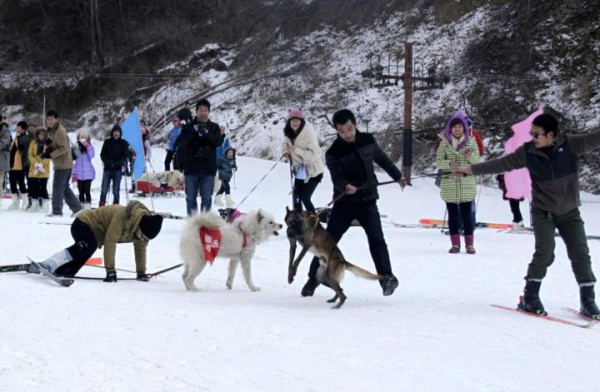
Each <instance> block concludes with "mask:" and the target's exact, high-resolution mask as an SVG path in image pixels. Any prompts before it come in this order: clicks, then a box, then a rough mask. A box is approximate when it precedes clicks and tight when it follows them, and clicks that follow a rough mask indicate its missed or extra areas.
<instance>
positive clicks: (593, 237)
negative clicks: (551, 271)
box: [498, 227, 600, 241]
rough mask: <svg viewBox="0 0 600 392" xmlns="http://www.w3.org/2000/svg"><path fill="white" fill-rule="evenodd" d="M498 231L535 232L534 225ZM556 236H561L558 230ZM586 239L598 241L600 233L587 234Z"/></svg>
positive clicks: (511, 232) (512, 232)
mask: <svg viewBox="0 0 600 392" xmlns="http://www.w3.org/2000/svg"><path fill="white" fill-rule="evenodd" d="M498 233H506V234H533V227H522V228H520V229H500V230H498ZM554 236H555V237H560V234H558V232H556V233H554ZM585 238H586V239H588V240H594V241H598V240H600V235H586V236H585Z"/></svg>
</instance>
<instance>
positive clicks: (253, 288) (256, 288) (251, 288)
mask: <svg viewBox="0 0 600 392" xmlns="http://www.w3.org/2000/svg"><path fill="white" fill-rule="evenodd" d="M250 290H252V291H254V292H257V291H260V287H258V286H254V287H250Z"/></svg>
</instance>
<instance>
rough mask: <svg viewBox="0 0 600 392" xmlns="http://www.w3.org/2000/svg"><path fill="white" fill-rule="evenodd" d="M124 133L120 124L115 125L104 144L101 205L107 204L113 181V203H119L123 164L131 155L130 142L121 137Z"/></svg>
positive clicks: (101, 153)
mask: <svg viewBox="0 0 600 392" xmlns="http://www.w3.org/2000/svg"><path fill="white" fill-rule="evenodd" d="M122 134H123V131H122V130H121V127H120V126H119V125H115V126H113V127H112V130H111V131H110V138H108V139H106V140H105V141H104V144H103V145H102V150H101V152H100V159H102V163H103V164H104V172H103V174H102V189H101V191H100V202H99V206H100V207H102V206H103V205H105V204H106V195H107V194H108V188H109V187H110V182H111V181H112V183H113V187H112V190H113V204H119V191H120V189H121V176H122V175H123V166H124V165H126V164H127V158H128V157H129V143H127V141H126V140H124V139H122V138H121V135H122Z"/></svg>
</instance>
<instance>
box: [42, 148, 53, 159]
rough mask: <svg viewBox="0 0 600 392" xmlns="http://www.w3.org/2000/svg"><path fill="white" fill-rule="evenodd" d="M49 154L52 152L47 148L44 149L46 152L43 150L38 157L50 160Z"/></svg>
mask: <svg viewBox="0 0 600 392" xmlns="http://www.w3.org/2000/svg"><path fill="white" fill-rule="evenodd" d="M51 152H52V151H50V149H49V148H47V149H46V150H45V151H44V152H43V153H42V155H40V156H41V157H42V159H50V158H52V157H51V156H50V153H51Z"/></svg>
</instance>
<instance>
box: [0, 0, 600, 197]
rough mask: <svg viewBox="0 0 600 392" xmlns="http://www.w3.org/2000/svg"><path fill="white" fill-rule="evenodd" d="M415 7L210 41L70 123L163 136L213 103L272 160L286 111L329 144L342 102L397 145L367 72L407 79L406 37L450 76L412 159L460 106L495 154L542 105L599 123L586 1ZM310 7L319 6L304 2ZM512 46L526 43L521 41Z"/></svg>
mask: <svg viewBox="0 0 600 392" xmlns="http://www.w3.org/2000/svg"><path fill="white" fill-rule="evenodd" d="M324 3H326V2H324ZM415 3H416V4H417V5H416V6H414V7H412V8H408V9H406V10H398V11H396V12H390V13H386V14H382V15H381V16H380V17H379V18H373V19H371V20H369V21H368V23H366V22H364V21H362V22H361V23H355V24H351V25H349V26H344V27H340V26H330V25H328V24H327V23H324V24H322V25H321V26H320V27H319V28H318V29H315V30H314V31H313V32H311V33H309V34H307V35H304V36H298V37H296V36H290V34H289V32H287V33H284V31H283V28H281V31H279V28H278V29H276V31H275V32H274V33H273V35H272V36H271V39H270V40H268V41H266V42H263V41H261V36H260V35H259V34H256V35H254V36H249V37H247V38H246V39H245V40H244V41H242V42H239V43H238V44H237V45H229V46H225V45H223V44H221V43H219V42H213V43H210V44H207V45H205V46H204V47H202V48H199V49H198V50H196V51H195V52H194V53H192V54H191V55H190V56H189V57H188V58H183V59H173V61H172V63H171V64H170V65H168V66H166V67H162V68H159V69H157V70H156V74H157V75H162V76H165V77H164V79H161V78H156V79H155V80H152V82H149V81H146V79H140V86H139V88H138V89H136V91H132V92H131V94H130V95H128V96H122V97H118V98H114V97H111V99H110V100H102V99H101V98H100V99H99V100H97V101H96V102H95V103H94V105H92V106H91V107H87V108H85V109H83V110H82V111H81V113H80V115H79V116H78V118H67V119H65V121H67V122H68V123H69V125H70V128H71V129H77V128H79V127H86V128H90V129H91V130H92V132H94V133H96V135H97V137H98V138H103V137H104V134H105V132H107V131H108V130H109V129H110V127H111V125H112V124H113V123H114V122H116V121H118V118H119V116H122V115H123V114H124V113H125V112H126V110H128V109H129V108H130V107H131V106H132V105H135V106H137V107H138V109H139V110H140V113H141V115H142V117H144V118H145V119H146V121H147V122H148V123H149V124H152V125H153V126H152V127H151V129H152V131H153V132H154V135H155V141H158V140H160V135H161V134H162V133H164V132H166V131H167V130H168V129H169V128H170V123H169V122H168V121H165V119H167V120H168V118H169V116H170V115H172V114H173V113H174V111H175V110H176V109H177V108H179V107H180V106H181V104H182V102H183V101H184V100H185V99H188V98H194V99H196V98H198V97H199V96H207V97H209V99H210V101H211V102H212V104H213V109H212V119H213V120H215V121H217V122H219V123H220V124H222V125H225V126H226V127H227V129H228V130H229V134H230V137H231V139H232V142H233V143H234V144H235V146H236V147H237V148H238V151H239V153H240V154H243V155H247V156H254V157H262V158H269V159H272V158H276V157H278V155H279V144H280V142H281V139H282V136H281V135H282V128H283V126H284V123H285V116H286V113H287V111H288V109H289V108H291V107H294V106H301V107H303V108H304V109H305V111H306V112H307V114H308V119H309V120H310V121H311V122H313V124H314V125H315V129H316V131H317V133H318V135H319V138H320V140H321V142H322V145H323V147H324V148H326V147H327V146H328V145H329V144H330V142H331V141H332V140H333V136H334V132H333V130H332V129H331V127H330V126H329V124H328V122H327V119H326V117H329V118H330V117H331V115H332V114H333V112H334V111H335V110H337V109H340V108H343V107H347V108H350V109H351V110H353V111H354V112H355V113H356V114H357V118H358V120H359V128H360V129H362V130H368V131H370V132H377V133H382V139H385V140H386V143H387V144H388V145H387V146H386V147H387V148H399V147H398V146H397V145H398V144H399V143H400V141H401V140H402V138H401V129H402V123H403V120H404V119H403V116H404V113H403V104H404V91H403V88H402V86H401V85H398V86H388V87H384V88H376V87H371V83H372V80H370V79H369V78H365V77H363V75H364V74H365V71H366V70H368V69H369V66H370V65H372V64H373V62H376V63H377V62H378V63H380V64H381V65H383V66H384V72H385V73H387V72H388V71H389V72H390V73H393V74H394V73H396V72H397V73H398V74H400V75H401V74H403V72H404V71H403V70H404V61H403V57H402V52H403V43H404V42H412V43H413V45H414V54H413V57H414V68H415V72H417V73H419V72H421V75H423V73H424V72H425V71H426V70H427V69H429V68H432V67H435V68H436V70H437V71H438V73H443V74H444V75H447V76H448V82H447V83H445V84H444V85H443V88H441V89H432V90H419V91H415V92H414V96H413V129H414V130H415V131H416V132H417V133H418V134H417V135H425V134H426V135H425V136H424V137H425V141H424V142H423V144H421V145H419V146H418V148H415V151H414V152H415V154H416V156H415V159H416V160H417V161H418V160H419V159H420V158H422V157H424V156H426V155H427V150H428V149H433V148H435V137H434V135H435V133H436V132H438V130H439V129H440V128H441V127H442V126H443V121H444V119H445V118H446V116H447V115H448V114H449V113H452V112H454V111H457V110H464V111H466V112H467V113H469V114H470V116H471V117H472V119H473V120H474V122H475V125H476V127H477V128H478V129H480V130H481V131H482V133H483V136H484V138H485V139H486V140H485V143H486V145H487V148H488V150H490V151H491V152H492V155H493V154H497V153H499V152H500V151H501V150H502V142H503V140H505V139H506V138H507V137H510V136H511V131H510V125H511V124H513V123H515V122H517V121H520V120H521V119H523V118H524V117H526V116H527V115H528V114H529V113H530V112H532V111H534V110H535V109H537V108H538V107H539V106H540V105H543V106H546V107H550V108H552V109H553V110H555V111H556V112H557V113H558V114H559V115H560V116H561V120H562V123H563V124H564V126H565V128H566V129H569V130H573V131H576V132H585V131H589V130H591V129H593V128H597V127H598V126H599V125H600V96H599V95H598V94H596V92H595V90H594V89H593V86H596V85H598V84H599V83H600V77H599V74H600V72H598V71H599V70H600V68H599V67H600V66H599V65H598V63H597V60H590V59H594V58H599V57H600V43H599V42H600V41H599V40H593V39H589V37H595V36H597V35H598V31H599V28H600V22H599V21H598V20H597V18H593V17H590V15H591V13H593V12H594V7H593V6H590V5H587V2H583V3H585V4H583V3H582V4H581V5H580V7H579V8H578V9H572V8H570V7H563V6H555V7H553V6H552V4H543V5H542V4H537V3H536V4H533V5H531V8H530V9H528V10H527V12H528V13H529V15H530V16H531V15H532V14H533V15H537V16H536V19H535V20H529V21H524V20H523V18H524V17H526V16H527V15H523V12H524V11H523V9H522V8H523V7H522V5H520V3H519V2H503V1H498V2H491V3H489V4H490V5H485V6H479V7H475V8H473V9H472V10H471V11H469V12H467V13H466V14H464V15H461V14H458V15H457V16H454V19H452V18H451V16H449V10H451V9H448V8H447V9H445V12H446V13H445V14H443V15H440V13H441V12H443V11H444V8H443V7H442V6H436V7H432V6H430V5H428V4H429V3H428V2H415ZM421 3H422V4H421ZM517 3H519V4H517ZM549 3H552V2H549ZM273 4H274V5H273V7H276V6H277V5H276V3H273ZM419 4H420V5H421V6H419ZM306 7H309V8H310V7H313V8H314V7H316V5H315V4H311V2H308V3H307V4H306ZM456 7H459V5H457V6H456ZM318 17H322V18H323V19H324V20H325V15H318V14H313V15H312V18H318ZM444 18H445V19H444ZM574 21H580V25H578V26H577V27H576V28H572V29H569V28H567V26H566V23H567V22H574ZM313 23H314V21H313ZM519 40H521V41H523V40H527V42H523V45H519ZM261 45H262V46H261ZM511 45H512V46H511ZM249 51H252V53H253V54H252V55H249V53H248V52H249ZM257 51H258V53H255V52H257ZM583 52H585V53H583ZM525 58H526V59H525ZM397 59H398V61H396V60H397ZM388 60H389V64H390V68H389V69H388V67H387V66H388ZM370 61H371V63H370ZM168 75H172V76H173V75H176V76H177V77H171V78H169V77H166V76H168ZM181 75H188V76H187V77H179V76H181ZM69 83H74V82H73V81H72V80H69ZM59 109H60V108H59ZM5 111H7V112H9V113H7V114H8V115H9V116H8V117H9V118H10V119H11V121H15V122H16V121H17V120H19V119H20V118H24V119H28V118H29V116H30V114H28V113H25V112H24V111H23V109H22V108H21V107H19V106H12V107H10V108H5ZM165 124H166V125H165ZM419 132H421V133H420V134H419ZM258 134H260V135H261V137H260V138H257V137H256V136H257V135H258ZM417 137H420V136H417ZM382 139H380V140H382ZM400 149H401V148H400ZM424 159H425V158H424ZM429 159H430V156H429ZM585 163H586V164H589V165H590V166H589V167H588V166H586V167H588V171H589V172H588V171H586V172H584V177H585V178H584V184H586V185H587V189H589V190H595V189H596V188H597V186H596V185H594V183H595V179H594V176H593V175H592V174H591V173H593V172H595V171H596V166H595V165H594V162H593V159H592V160H591V163H590V162H585Z"/></svg>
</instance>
